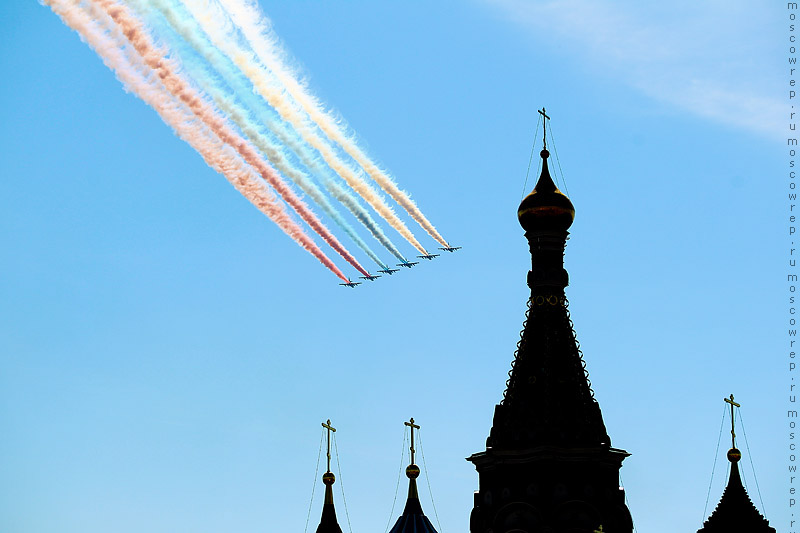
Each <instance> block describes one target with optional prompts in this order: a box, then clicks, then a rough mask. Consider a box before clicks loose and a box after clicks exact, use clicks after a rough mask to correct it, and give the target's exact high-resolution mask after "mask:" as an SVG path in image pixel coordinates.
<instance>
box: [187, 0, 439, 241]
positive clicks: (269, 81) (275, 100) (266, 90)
mask: <svg viewBox="0 0 800 533" xmlns="http://www.w3.org/2000/svg"><path fill="white" fill-rule="evenodd" d="M184 5H185V6H186V7H187V8H188V9H189V11H190V12H191V14H192V16H193V17H194V18H195V20H197V22H198V23H199V24H200V26H201V27H202V28H203V30H204V31H205V32H206V34H208V36H209V38H210V39H211V42H212V43H213V44H214V46H216V47H217V48H218V49H219V50H221V51H222V52H223V53H224V54H225V55H227V56H228V57H229V58H230V59H231V60H232V61H233V62H234V63H235V64H236V65H237V66H238V67H239V68H240V69H241V71H242V72H243V73H244V74H245V75H246V76H247V77H248V78H249V79H250V81H251V83H252V84H253V86H254V87H255V88H256V90H257V91H258V93H259V94H260V95H261V96H262V97H263V98H264V99H265V100H266V101H267V102H268V103H269V105H270V106H272V107H273V108H274V109H275V110H276V111H277V112H278V114H279V115H280V116H281V118H282V119H283V120H285V121H287V122H289V123H290V124H291V125H292V127H293V128H294V129H295V131H297V132H298V133H299V134H300V136H301V137H302V138H303V140H305V142H307V143H308V144H310V145H311V146H312V147H314V148H315V149H316V150H317V151H318V152H319V153H320V155H321V156H322V158H323V159H324V161H325V163H326V164H327V165H328V166H329V167H330V168H331V169H333V170H334V172H336V173H337V174H338V175H339V176H341V177H342V179H344V180H345V181H346V182H347V184H348V185H350V187H352V188H353V190H355V191H356V192H357V193H358V194H359V195H360V196H361V197H362V198H364V200H365V201H366V202H367V203H368V204H369V205H370V206H372V208H373V209H375V211H377V212H378V213H379V214H380V215H381V216H382V217H383V218H384V219H385V220H386V221H387V222H388V223H389V224H390V225H391V226H392V227H393V228H394V229H395V230H397V232H398V233H400V235H402V236H403V237H404V238H405V239H406V240H407V241H408V242H409V243H411V244H412V245H413V246H414V247H415V248H416V249H417V250H419V251H420V252H422V253H427V252H426V251H425V248H424V247H423V246H422V245H421V244H420V243H419V242H418V241H417V239H416V237H414V235H413V234H412V233H411V231H410V230H409V229H408V227H406V225H405V224H404V223H403V221H401V220H400V219H399V218H397V215H396V214H395V213H394V212H393V211H392V209H391V208H390V207H389V206H388V205H387V204H386V202H385V201H384V199H383V198H382V197H381V196H380V195H378V194H377V193H376V192H375V190H374V189H372V187H370V186H369V184H368V183H367V182H366V181H364V179H363V178H362V177H361V176H360V175H359V172H357V171H355V170H354V169H352V168H351V167H350V165H348V164H347V163H345V162H344V161H342V159H341V158H340V157H339V156H338V155H336V153H335V151H334V149H333V148H332V147H331V146H330V144H329V143H328V142H327V141H326V140H324V139H323V138H322V137H320V136H319V135H317V133H316V132H315V131H314V128H313V127H312V126H311V125H310V124H309V123H308V121H307V119H306V118H305V116H304V115H303V114H302V112H301V111H299V110H298V109H296V108H295V107H294V106H293V105H292V102H291V99H290V98H287V97H286V96H285V95H284V94H283V91H282V90H281V89H280V87H279V86H278V84H277V83H276V82H275V80H274V79H273V77H272V76H271V74H270V73H269V71H267V69H266V68H265V67H264V66H263V65H262V64H261V62H260V61H259V60H258V58H256V57H255V55H254V54H253V53H252V52H251V51H248V50H246V49H244V48H242V47H241V46H239V45H238V44H237V43H236V41H237V39H236V35H235V34H232V33H231V28H228V27H226V24H225V19H226V17H225V16H224V15H225V13H224V12H221V11H220V10H219V9H217V10H214V7H213V6H212V5H211V4H209V3H208V2H207V1H206V0H184Z"/></svg>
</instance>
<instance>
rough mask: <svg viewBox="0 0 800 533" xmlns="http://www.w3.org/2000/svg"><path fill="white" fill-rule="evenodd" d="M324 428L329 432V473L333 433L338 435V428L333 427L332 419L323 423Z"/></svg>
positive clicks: (329, 469)
mask: <svg viewBox="0 0 800 533" xmlns="http://www.w3.org/2000/svg"><path fill="white" fill-rule="evenodd" d="M322 427H324V428H325V429H327V430H328V472H330V471H331V431H333V432H334V433H336V428H335V427H333V426H332V425H331V419H330V418H329V419H328V421H327V422H323V423H322Z"/></svg>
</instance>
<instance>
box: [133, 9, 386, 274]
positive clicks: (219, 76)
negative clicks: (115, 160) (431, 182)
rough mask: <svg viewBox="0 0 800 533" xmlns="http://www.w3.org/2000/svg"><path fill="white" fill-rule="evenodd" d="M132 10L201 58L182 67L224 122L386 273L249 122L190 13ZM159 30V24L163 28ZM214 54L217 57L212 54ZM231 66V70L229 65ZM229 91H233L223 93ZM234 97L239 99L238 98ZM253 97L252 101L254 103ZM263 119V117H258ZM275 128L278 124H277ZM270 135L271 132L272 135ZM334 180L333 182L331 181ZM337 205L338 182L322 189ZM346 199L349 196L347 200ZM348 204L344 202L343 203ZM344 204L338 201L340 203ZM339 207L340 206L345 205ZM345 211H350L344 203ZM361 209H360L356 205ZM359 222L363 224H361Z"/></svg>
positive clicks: (222, 62) (227, 72)
mask: <svg viewBox="0 0 800 533" xmlns="http://www.w3.org/2000/svg"><path fill="white" fill-rule="evenodd" d="M128 4H129V5H131V7H133V8H134V9H135V10H136V11H138V12H139V13H141V14H145V15H146V16H148V17H149V19H150V21H151V23H157V22H160V21H159V20H157V16H156V13H161V15H163V17H164V20H165V21H166V23H167V24H168V25H169V28H167V29H164V28H159V31H158V33H159V35H160V36H161V37H165V36H166V35H164V34H165V33H167V34H174V37H175V38H174V39H170V40H171V41H176V40H177V42H174V43H173V44H176V45H177V46H179V47H183V48H185V47H187V46H188V47H191V49H192V50H193V51H194V52H196V53H198V54H200V56H202V57H203V59H205V64H202V65H201V62H200V61H186V62H184V67H185V68H187V69H188V70H189V71H190V72H189V73H190V75H191V77H192V78H193V80H194V81H195V82H197V83H199V84H200V85H201V86H202V88H203V90H204V92H205V93H206V94H208V95H209V96H210V97H211V98H212V99H213V101H214V103H215V104H216V105H217V107H218V108H219V109H220V110H221V111H223V112H224V113H226V114H227V115H228V117H229V118H230V119H231V120H232V121H233V122H234V123H235V124H236V125H237V126H238V127H239V129H240V130H241V132H242V133H243V134H244V135H245V136H246V137H248V138H249V139H250V141H251V142H252V143H253V144H254V145H255V146H256V147H257V148H258V149H259V150H261V152H262V153H263V154H265V155H266V156H267V158H268V159H269V160H270V162H272V164H273V165H275V167H276V168H277V169H278V170H279V171H280V172H282V173H283V175H285V176H287V177H288V178H290V179H291V180H292V181H293V182H295V183H296V184H297V185H298V186H299V187H300V188H301V189H302V190H303V192H305V193H306V194H307V195H308V196H309V197H311V198H312V200H314V202H316V203H317V205H319V207H320V208H321V209H322V210H323V211H324V212H325V213H326V214H327V215H328V216H329V217H331V219H332V220H333V221H334V222H335V223H336V224H337V225H338V226H339V227H341V228H342V229H343V230H344V232H345V233H347V235H348V236H349V237H350V238H351V239H352V240H353V242H354V243H356V245H358V246H359V247H360V248H361V249H362V250H364V252H365V253H366V254H367V255H368V256H369V257H370V259H372V260H373V261H374V262H375V263H377V264H378V265H379V266H380V267H381V268H386V266H385V265H384V263H383V262H382V261H381V260H380V259H379V258H378V256H377V254H375V252H374V251H373V250H372V249H371V248H370V247H369V245H367V243H366V242H364V240H363V239H362V238H361V237H360V236H359V235H358V233H356V232H355V230H354V229H353V227H352V226H351V225H350V224H349V223H348V222H347V220H345V218H344V217H343V216H342V215H341V213H339V212H338V211H337V210H336V208H335V207H334V206H333V205H331V203H330V201H329V200H328V198H327V197H326V196H325V194H324V193H323V191H322V190H320V188H319V187H318V186H317V185H316V184H315V183H314V182H313V181H312V180H311V179H310V177H309V176H308V175H306V174H305V173H304V172H302V171H301V170H300V169H299V168H297V167H296V166H295V165H293V164H292V162H291V161H289V160H288V158H287V156H286V155H285V153H284V151H283V150H282V149H281V147H280V146H278V145H277V144H276V143H274V142H273V141H272V140H271V138H270V136H269V134H267V133H266V132H265V131H264V129H263V128H264V126H262V125H261V124H260V123H259V122H258V121H257V120H256V119H255V117H253V116H252V115H253V113H252V110H250V111H248V110H247V109H245V108H244V107H243V106H242V105H240V104H239V103H238V102H237V97H238V96H239V94H242V95H247V93H248V92H250V91H249V90H248V89H247V88H246V87H245V86H244V84H243V83H237V81H238V80H236V79H235V76H236V74H234V75H233V76H234V77H233V78H232V77H231V74H232V73H231V71H234V72H237V73H238V71H237V70H236V69H235V67H234V68H227V67H228V65H227V64H226V63H227V62H226V58H225V57H224V56H223V55H221V54H220V53H219V52H218V51H217V50H216V48H214V47H213V46H212V45H211V44H210V43H209V42H207V41H205V39H204V38H203V35H202V30H200V29H199V27H198V26H197V24H196V23H195V22H194V20H193V19H192V18H191V16H189V15H188V13H185V12H181V10H180V4H177V5H176V3H175V2H172V1H165V0H128ZM162 25H163V24H162ZM215 52H216V53H215ZM231 66H232V65H231ZM227 86H230V87H231V89H233V90H232V91H231V90H226V87H227ZM236 93H238V94H236ZM250 96H251V98H245V100H253V99H256V98H257V97H255V95H250ZM253 97H255V98H253ZM262 115H263V114H262ZM265 122H267V125H268V126H269V125H270V124H272V123H274V122H275V120H270V121H265ZM278 123H280V122H279V121H278ZM273 131H274V130H273ZM331 181H332V180H331ZM326 188H327V189H328V190H329V192H331V193H332V194H333V196H334V198H336V199H337V200H340V198H341V196H342V195H347V193H346V191H344V190H343V189H342V188H341V187H340V186H339V185H338V184H337V183H335V182H333V183H332V184H329V185H328V186H327V187H326ZM347 196H349V195H347ZM348 199H352V198H345V199H344V202H346V201H347V200H348ZM340 201H342V200H340ZM344 202H343V203H344ZM345 206H346V207H349V206H348V204H346V203H345ZM359 207H360V206H359ZM359 220H361V219H359Z"/></svg>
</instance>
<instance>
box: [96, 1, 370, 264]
mask: <svg viewBox="0 0 800 533" xmlns="http://www.w3.org/2000/svg"><path fill="white" fill-rule="evenodd" d="M92 1H94V2H95V3H96V4H97V5H99V6H100V7H102V8H103V10H104V11H105V12H106V13H108V15H109V16H110V17H111V18H112V19H113V20H114V21H115V22H116V23H117V25H118V26H119V27H120V29H121V30H122V33H123V34H125V37H127V39H128V41H129V42H130V43H131V44H132V45H133V48H134V49H135V50H136V51H137V52H138V53H139V55H140V56H141V57H142V59H143V60H144V62H145V64H146V65H148V66H149V67H150V68H152V69H153V70H154V71H155V72H156V73H157V74H158V76H159V78H160V79H161V81H162V82H163V83H164V85H165V86H166V88H167V89H168V90H169V92H171V93H172V94H173V95H175V97H177V98H178V99H179V100H181V101H182V102H183V103H185V104H186V105H187V107H188V108H189V109H191V111H192V112H193V113H194V114H195V115H196V116H197V118H199V119H200V120H202V121H203V122H204V123H205V124H206V126H208V128H209V129H210V130H211V131H212V132H214V134H216V135H217V136H218V137H219V138H220V140H221V141H223V142H224V143H226V144H228V145H230V146H231V147H233V148H234V149H235V150H236V151H237V152H238V153H239V155H240V156H241V157H242V159H244V160H245V161H246V162H247V163H248V164H250V165H251V166H253V167H254V168H255V169H256V170H257V171H258V173H259V174H260V175H261V177H263V178H264V180H266V181H267V183H269V184H270V185H271V186H272V187H273V188H274V189H275V190H276V191H277V192H278V194H280V195H281V197H282V198H283V199H284V201H286V203H288V204H289V205H290V206H291V207H292V209H294V210H295V212H297V214H298V215H300V217H301V218H302V219H303V220H305V221H306V223H307V224H308V225H309V226H310V227H311V228H312V229H313V230H314V231H315V232H317V233H318V234H319V235H320V236H321V237H322V238H323V240H325V242H327V243H328V244H329V245H330V246H331V247H332V248H333V249H334V250H336V252H338V253H339V254H340V255H341V256H342V257H343V258H344V259H345V260H346V261H347V262H348V263H350V264H351V265H353V267H355V268H356V270H358V271H359V272H361V273H362V274H364V275H367V274H368V273H367V271H366V270H364V268H363V267H362V266H361V265H360V264H359V263H358V261H356V259H355V258H354V257H353V256H352V255H351V254H350V252H348V251H347V250H346V249H345V248H344V246H342V245H341V243H339V241H338V240H337V239H336V237H334V236H333V235H332V234H331V233H330V231H328V229H327V228H326V227H325V226H324V225H323V224H322V222H321V221H320V220H319V219H318V218H317V217H316V216H315V215H314V214H313V213H312V212H311V211H310V210H309V209H308V207H307V206H306V205H305V204H304V203H303V201H302V200H300V198H298V197H297V196H296V195H295V194H294V192H292V190H291V189H290V188H289V187H288V186H287V184H286V183H285V182H284V181H283V179H282V178H281V177H280V176H279V175H278V173H277V172H276V171H275V169H273V168H272V167H271V166H270V165H269V163H267V162H265V161H264V160H262V159H261V157H260V156H259V155H258V152H257V151H256V150H255V148H253V146H252V145H251V144H250V143H249V142H247V140H245V139H243V138H242V137H241V136H240V135H239V134H238V133H236V132H235V131H233V130H232V129H231V128H230V127H229V126H227V125H226V124H225V122H224V119H222V118H221V117H220V116H219V115H218V113H217V112H216V111H215V110H214V109H213V108H212V107H211V106H210V105H209V104H208V103H207V102H206V101H205V100H204V99H203V98H202V96H201V94H200V93H198V92H197V91H196V90H195V89H194V88H192V87H191V86H189V85H188V83H187V82H186V81H185V80H184V79H183V78H181V77H180V76H178V75H177V74H176V68H175V66H174V64H173V62H172V61H170V60H169V59H166V56H167V54H166V53H165V52H166V51H165V50H157V49H156V48H155V45H154V44H153V43H152V39H151V38H150V36H149V34H148V33H147V32H146V31H145V29H144V27H143V26H142V25H141V24H140V23H139V21H138V20H137V19H135V18H134V17H133V16H132V15H131V14H130V12H129V11H128V8H127V7H126V6H123V5H120V4H118V3H116V2H114V1H112V0H92Z"/></svg>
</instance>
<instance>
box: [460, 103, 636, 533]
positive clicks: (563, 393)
mask: <svg viewBox="0 0 800 533" xmlns="http://www.w3.org/2000/svg"><path fill="white" fill-rule="evenodd" d="M540 113H541V114H542V115H543V116H544V118H545V120H544V122H545V132H546V127H547V126H546V124H547V119H548V118H549V117H547V115H545V110H544V109H542V111H540ZM549 156H550V153H549V152H548V151H547V148H546V138H545V146H544V149H543V150H542V151H541V157H542V172H541V175H540V176H539V179H538V181H537V183H536V186H535V187H534V189H533V192H532V193H531V194H529V195H528V196H527V197H525V198H524V199H523V200H522V203H521V204H520V206H519V209H518V211H517V215H518V217H519V222H520V225H521V226H522V228H523V229H524V230H525V238H526V239H527V240H528V244H529V246H530V252H531V270H530V271H529V272H528V277H527V281H528V287H529V288H530V298H529V299H528V312H527V314H526V320H525V324H524V326H523V331H522V333H521V336H520V341H519V344H518V345H517V347H518V348H517V352H516V354H515V356H514V360H513V362H512V368H511V371H510V372H509V379H508V381H507V382H506V390H505V393H504V394H503V399H502V401H501V402H500V404H499V405H497V406H495V411H494V419H493V422H492V428H491V431H490V433H489V437H488V439H487V440H486V450H485V451H482V452H478V453H475V454H473V455H472V456H471V457H469V458H468V459H467V460H469V461H471V462H472V463H473V464H474V465H475V468H476V469H477V471H478V476H479V479H480V481H479V486H480V489H479V490H478V491H476V492H475V494H474V505H473V509H472V514H471V515H470V531H471V532H472V533H500V532H502V533H508V532H544V531H564V532H585V533H589V532H592V531H603V532H604V533H632V531H633V521H632V519H631V515H630V512H629V511H628V508H627V506H626V504H625V492H624V491H623V490H622V488H621V487H620V484H619V469H620V467H621V466H622V461H623V460H624V459H625V458H626V457H628V455H629V454H628V453H627V452H626V451H624V450H619V449H615V448H612V447H611V439H610V438H609V436H608V432H607V431H606V427H605V424H604V422H603V416H602V413H601V411H600V405H599V404H598V403H597V400H595V398H594V393H593V392H592V389H591V385H590V383H589V380H588V372H587V371H586V368H585V363H584V361H583V354H582V353H581V350H580V348H579V345H578V343H577V340H576V338H575V331H574V329H573V326H572V321H571V319H570V316H569V311H568V301H567V298H566V295H565V292H564V289H565V288H566V287H567V286H568V285H569V276H568V274H567V271H566V270H565V269H564V250H565V247H566V241H567V238H568V236H569V233H568V232H567V230H568V229H569V228H570V226H571V225H572V222H573V220H574V217H575V208H574V207H573V205H572V202H571V201H570V199H569V198H567V197H566V196H565V195H564V194H563V193H562V192H561V191H560V190H558V188H557V187H556V185H555V183H554V182H553V179H552V177H551V176H550V171H549V169H548V166H547V159H548V157H549Z"/></svg>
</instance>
